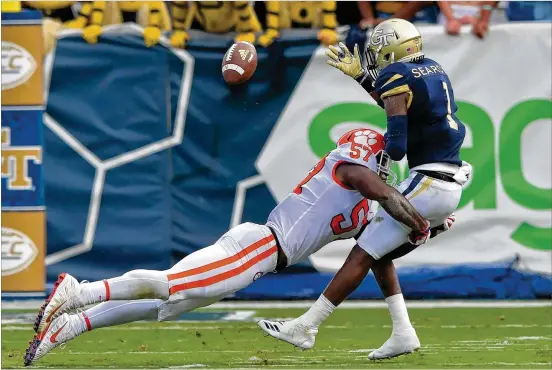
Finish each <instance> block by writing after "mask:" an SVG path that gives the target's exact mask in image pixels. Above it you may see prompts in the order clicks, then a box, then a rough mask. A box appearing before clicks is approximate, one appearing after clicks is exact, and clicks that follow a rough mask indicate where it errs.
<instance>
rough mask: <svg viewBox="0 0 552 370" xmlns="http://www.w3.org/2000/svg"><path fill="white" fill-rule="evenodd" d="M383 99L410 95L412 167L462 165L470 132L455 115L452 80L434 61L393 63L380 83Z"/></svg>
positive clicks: (409, 117)
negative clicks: (462, 156)
mask: <svg viewBox="0 0 552 370" xmlns="http://www.w3.org/2000/svg"><path fill="white" fill-rule="evenodd" d="M376 92H377V93H378V95H379V96H380V98H381V99H384V98H386V97H388V96H393V95H398V94H401V93H408V95H409V98H408V133H407V145H406V148H407V149H406V156H407V159H408V167H409V168H413V167H416V166H419V165H422V164H426V163H452V164H456V165H459V166H460V165H462V161H461V160H460V153H459V152H460V147H461V146H462V142H463V141H464V136H465V134H466V128H465V127H464V125H463V124H462V122H460V120H459V119H458V118H457V117H456V116H455V115H454V113H455V112H456V110H457V107H456V103H455V102H454V93H453V91H452V86H451V83H450V80H449V78H448V76H447V74H446V73H445V71H444V70H443V68H442V67H441V66H440V65H439V64H438V63H437V62H435V61H433V60H431V59H427V58H426V59H424V60H422V61H421V62H417V63H393V64H390V65H388V66H387V67H385V68H384V69H383V70H382V71H381V73H380V74H379V76H378V79H377V80H376Z"/></svg>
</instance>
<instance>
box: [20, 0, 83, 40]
mask: <svg viewBox="0 0 552 370" xmlns="http://www.w3.org/2000/svg"><path fill="white" fill-rule="evenodd" d="M22 6H23V8H26V9H35V10H38V11H40V12H41V13H42V15H43V16H44V18H45V19H48V20H49V21H48V22H49V25H50V26H49V27H50V28H51V29H58V28H59V27H58V26H56V25H53V23H52V22H57V23H60V24H62V25H63V27H67V28H84V26H86V23H87V22H88V14H90V12H91V11H92V4H91V3H90V2H86V3H84V4H83V5H82V6H81V7H80V10H79V9H77V8H78V7H79V5H78V4H77V1H23V2H22ZM48 34H50V35H52V33H48ZM54 34H55V33H54Z"/></svg>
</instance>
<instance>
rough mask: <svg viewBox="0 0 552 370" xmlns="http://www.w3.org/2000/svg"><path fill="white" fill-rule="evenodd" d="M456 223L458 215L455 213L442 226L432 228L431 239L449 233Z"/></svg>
mask: <svg viewBox="0 0 552 370" xmlns="http://www.w3.org/2000/svg"><path fill="white" fill-rule="evenodd" d="M455 222H456V215H455V214H454V213H453V214H451V215H450V216H448V217H447V218H446V220H445V222H444V223H443V224H442V225H439V226H436V227H432V228H431V238H435V237H436V236H437V235H439V234H442V233H444V232H445V231H448V230H449V229H450V228H451V227H452V225H453V224H454V223H455Z"/></svg>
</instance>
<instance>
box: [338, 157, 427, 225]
mask: <svg viewBox="0 0 552 370" xmlns="http://www.w3.org/2000/svg"><path fill="white" fill-rule="evenodd" d="M336 176H337V177H338V179H339V180H340V181H341V182H342V183H344V184H346V185H349V186H351V187H353V188H355V189H356V190H358V191H359V192H360V194H362V196H364V197H365V198H367V199H371V200H375V201H377V202H378V203H379V204H380V206H381V207H383V209H385V210H386V211H387V213H389V215H391V217H393V218H394V219H395V220H397V221H399V222H401V223H403V224H405V225H406V226H408V227H410V228H411V229H412V230H416V231H418V232H421V233H423V232H426V230H427V227H428V222H427V221H426V220H425V219H424V218H423V217H422V216H421V215H420V214H419V213H418V212H417V211H416V209H415V208H414V206H412V204H410V202H409V201H408V200H407V199H406V198H405V197H404V196H403V195H402V194H401V193H399V192H398V191H397V190H396V189H395V188H393V187H391V186H389V185H387V184H386V183H384V182H383V181H382V180H381V179H380V177H379V176H378V174H376V173H375V172H374V171H372V170H371V169H369V168H367V167H364V166H360V165H356V164H348V163H344V164H341V165H340V166H339V167H338V168H337V170H336Z"/></svg>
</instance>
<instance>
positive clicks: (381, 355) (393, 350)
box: [368, 328, 420, 360]
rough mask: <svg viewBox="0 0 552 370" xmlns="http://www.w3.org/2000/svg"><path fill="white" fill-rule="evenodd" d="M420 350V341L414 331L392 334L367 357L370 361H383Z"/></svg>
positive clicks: (411, 329) (412, 329)
mask: <svg viewBox="0 0 552 370" xmlns="http://www.w3.org/2000/svg"><path fill="white" fill-rule="evenodd" d="M419 348H420V340H419V339H418V336H417V335H416V330H414V328H410V329H408V330H404V331H400V332H393V333H392V334H391V337H390V338H389V339H388V340H387V341H386V342H385V343H384V344H383V345H382V346H381V347H380V348H378V349H376V350H375V351H373V352H371V353H370V354H369V355H368V359H370V360H383V359H387V358H392V357H397V356H401V355H405V354H408V353H413V352H415V351H417V350H418V349H419Z"/></svg>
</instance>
